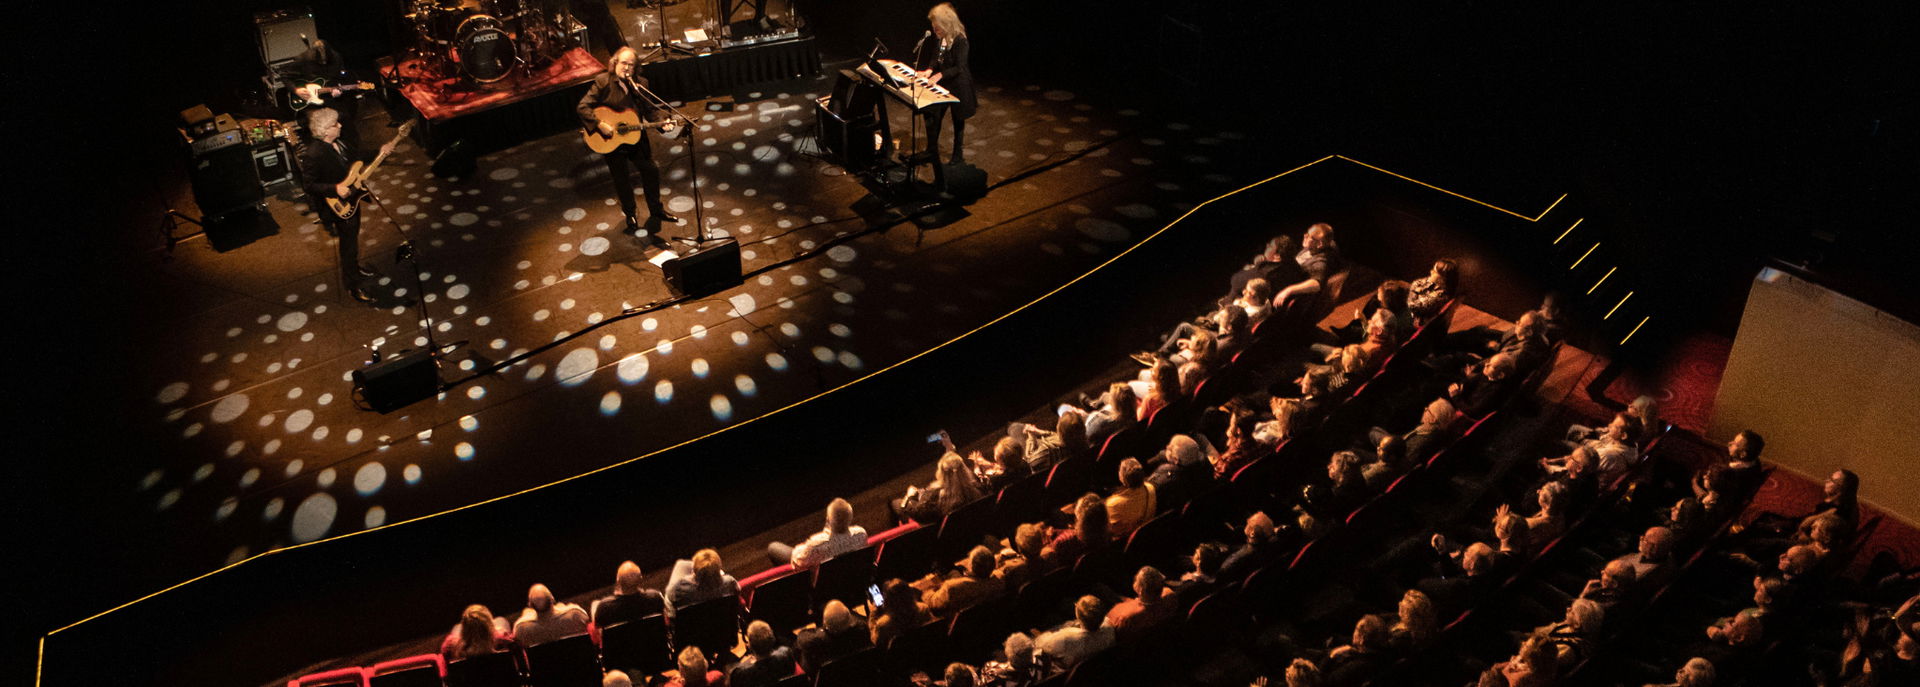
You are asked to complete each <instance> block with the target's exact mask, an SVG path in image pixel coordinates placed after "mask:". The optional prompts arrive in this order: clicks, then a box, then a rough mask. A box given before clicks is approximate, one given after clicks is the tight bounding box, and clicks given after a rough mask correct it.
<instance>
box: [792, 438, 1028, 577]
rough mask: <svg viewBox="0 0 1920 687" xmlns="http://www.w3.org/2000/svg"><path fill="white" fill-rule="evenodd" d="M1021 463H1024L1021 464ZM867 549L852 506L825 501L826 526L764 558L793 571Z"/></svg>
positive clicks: (865, 533)
mask: <svg viewBox="0 0 1920 687" xmlns="http://www.w3.org/2000/svg"><path fill="white" fill-rule="evenodd" d="M1023 463H1024V461H1023ZM864 548H867V530H866V528H864V527H861V526H859V525H855V524H853V504H851V503H848V502H847V500H846V499H842V498H835V499H834V500H832V501H828V502H827V526H826V528H825V529H822V530H820V531H819V532H815V533H813V536H810V537H807V540H806V541H803V542H800V545H799V546H788V545H787V544H783V543H781V542H770V543H768V544H767V558H768V559H769V560H772V561H773V564H774V565H781V564H784V563H792V564H793V567H795V568H811V567H813V566H816V565H819V564H821V563H825V562H827V560H828V559H830V558H833V557H834V556H838V555H840V554H843V553H848V552H852V551H859V550H860V549H864Z"/></svg>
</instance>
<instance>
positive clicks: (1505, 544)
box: [1428, 506, 1534, 577]
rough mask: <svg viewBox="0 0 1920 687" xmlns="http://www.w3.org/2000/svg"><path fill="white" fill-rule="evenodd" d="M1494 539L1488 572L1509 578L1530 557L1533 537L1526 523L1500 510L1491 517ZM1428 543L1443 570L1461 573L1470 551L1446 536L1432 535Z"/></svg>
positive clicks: (1515, 515)
mask: <svg viewBox="0 0 1920 687" xmlns="http://www.w3.org/2000/svg"><path fill="white" fill-rule="evenodd" d="M1493 536H1494V540H1495V544H1494V548H1492V556H1493V559H1492V560H1491V561H1489V562H1488V565H1489V566H1491V569H1490V570H1489V572H1491V573H1492V574H1494V575H1496V576H1500V577H1506V576H1508V575H1511V574H1513V573H1514V572H1516V571H1518V569H1519V567H1520V565H1521V564H1522V563H1525V562H1526V561H1528V560H1530V559H1531V558H1532V557H1533V553H1532V552H1533V551H1534V545H1533V536H1532V531H1531V529H1530V526H1529V525H1528V524H1527V519H1526V518H1523V517H1520V515H1519V514H1518V513H1514V512H1513V511H1511V510H1508V509H1507V508H1506V507H1505V506H1501V508H1500V510H1497V511H1495V512H1494V514H1493ZM1428 543H1429V544H1431V545H1432V546H1433V549H1434V551H1436V552H1438V553H1440V554H1441V555H1442V556H1445V559H1444V560H1442V561H1441V563H1442V565H1441V568H1442V569H1443V570H1446V571H1448V572H1457V571H1461V570H1463V569H1464V567H1465V562H1466V559H1465V556H1466V552H1467V548H1469V547H1462V546H1460V545H1458V544H1456V543H1454V542H1452V541H1449V540H1448V539H1447V538H1446V536H1445V535H1439V534H1436V535H1433V538H1432V539H1430V540H1429V542H1428Z"/></svg>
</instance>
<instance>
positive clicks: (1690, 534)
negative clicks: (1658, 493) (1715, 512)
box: [1660, 496, 1708, 551]
mask: <svg viewBox="0 0 1920 687" xmlns="http://www.w3.org/2000/svg"><path fill="white" fill-rule="evenodd" d="M1660 524H1661V526H1663V527H1666V528H1667V529H1668V530H1670V531H1672V532H1673V542H1674V549H1675V550H1676V551H1692V550H1693V548H1694V546H1695V545H1696V544H1698V543H1699V540H1700V538H1701V537H1703V536H1706V534H1707V525H1708V522H1707V510H1706V507H1705V506H1702V505H1700V499H1697V498H1694V497H1692V496H1688V497H1684V498H1681V499H1680V500H1678V501H1674V502H1673V507H1672V508H1668V509H1667V512H1666V515H1665V516H1663V517H1662V519H1661V523H1660Z"/></svg>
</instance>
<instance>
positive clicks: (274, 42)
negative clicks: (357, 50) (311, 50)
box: [253, 8, 320, 71]
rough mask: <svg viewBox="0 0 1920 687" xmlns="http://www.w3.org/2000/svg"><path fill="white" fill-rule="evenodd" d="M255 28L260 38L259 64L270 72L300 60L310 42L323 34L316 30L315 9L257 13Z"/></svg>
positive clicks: (254, 20) (254, 22) (254, 16)
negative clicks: (294, 59)
mask: <svg viewBox="0 0 1920 687" xmlns="http://www.w3.org/2000/svg"><path fill="white" fill-rule="evenodd" d="M253 26H254V29H255V30H256V31H257V32H258V33H259V37H260V43H259V45H260V61H261V62H262V63H263V64H265V65H267V67H268V70H269V71H271V70H272V68H273V67H277V66H279V65H281V64H282V63H285V62H288V61H291V60H292V59H293V58H295V57H299V56H300V53H303V52H306V51H307V42H308V41H310V40H312V39H314V38H316V37H318V36H319V35H320V34H319V32H318V31H315V30H314V24H313V10H311V9H306V8H299V9H283V10H274V11H272V12H261V13H259V14H255V15H253Z"/></svg>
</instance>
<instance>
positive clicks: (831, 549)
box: [793, 525, 867, 568]
mask: <svg viewBox="0 0 1920 687" xmlns="http://www.w3.org/2000/svg"><path fill="white" fill-rule="evenodd" d="M866 547H867V530H866V528H863V527H861V526H859V525H854V526H852V527H848V528H847V531H845V532H841V533H838V534H835V533H834V532H833V531H832V530H820V531H819V532H815V533H813V536H811V537H807V540H806V541H804V542H800V545H799V546H795V547H793V567H796V568H811V567H813V566H816V565H819V564H821V563H825V562H827V559H829V558H833V557H834V556H838V555H840V554H843V553H847V552H849V551H858V550H860V549H864V548H866Z"/></svg>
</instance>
